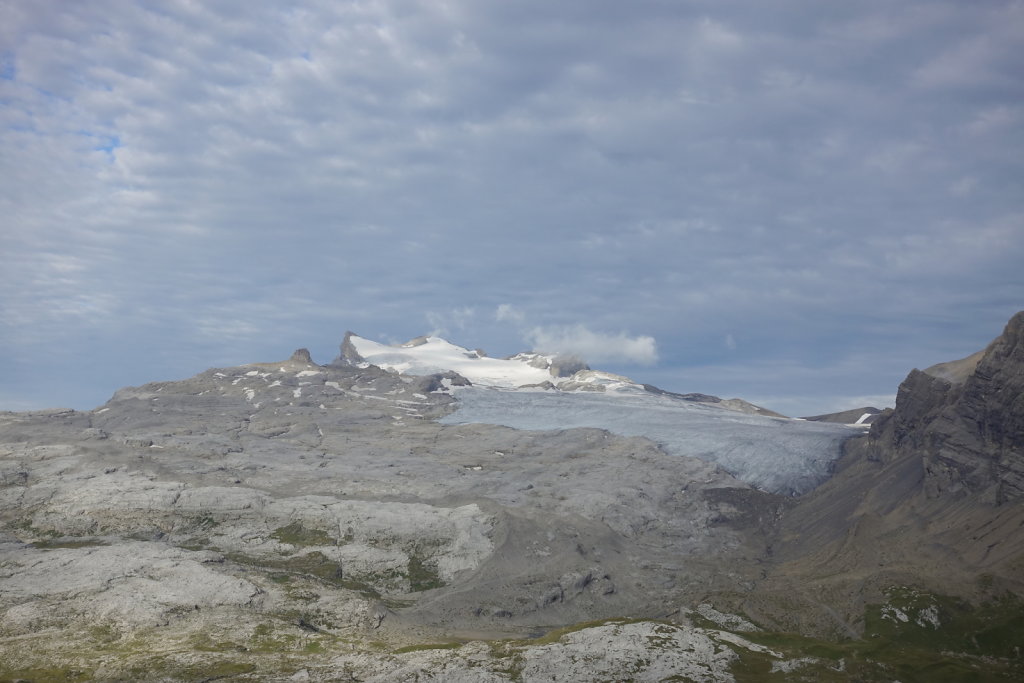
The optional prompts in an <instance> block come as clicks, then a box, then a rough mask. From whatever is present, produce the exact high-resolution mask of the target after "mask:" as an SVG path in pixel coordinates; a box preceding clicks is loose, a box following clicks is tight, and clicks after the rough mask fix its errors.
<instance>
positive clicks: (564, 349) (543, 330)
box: [526, 325, 658, 365]
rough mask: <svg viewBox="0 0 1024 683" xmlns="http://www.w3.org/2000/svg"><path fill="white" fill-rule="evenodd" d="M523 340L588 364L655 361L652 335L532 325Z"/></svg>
mask: <svg viewBox="0 0 1024 683" xmlns="http://www.w3.org/2000/svg"><path fill="white" fill-rule="evenodd" d="M526 339H527V341H529V342H530V343H531V344H532V345H533V348H534V350H536V351H542V352H545V353H564V354H571V355H575V356H579V357H580V358H583V359H584V360H586V361H588V362H591V363H602V362H619V363H638V364H641V365H651V364H653V363H655V362H657V360H658V348H657V344H655V341H654V337H647V336H639V337H631V336H629V335H627V334H626V333H625V332H620V333H618V334H605V333H602V332H594V331H592V330H590V329H588V328H587V327H585V326H584V325H566V326H548V327H534V328H533V329H531V330H529V331H528V332H527V333H526Z"/></svg>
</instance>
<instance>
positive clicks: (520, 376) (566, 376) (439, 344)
mask: <svg viewBox="0 0 1024 683" xmlns="http://www.w3.org/2000/svg"><path fill="white" fill-rule="evenodd" d="M342 359H344V360H345V361H347V362H349V363H353V364H357V365H358V364H361V363H368V364H370V365H376V366H378V367H380V368H384V369H385V370H392V371H394V372H398V373H400V374H403V375H432V374H434V373H439V372H448V371H453V372H457V373H458V374H460V375H462V376H463V377H465V378H466V379H468V380H469V381H470V382H472V383H473V384H474V385H477V386H484V387H498V388H502V389H519V388H524V387H526V388H558V389H561V390H563V391H629V392H632V391H643V386H642V385H640V384H637V383H636V382H633V381H632V380H630V379H628V378H626V377H621V376H619V375H613V374H611V373H606V372H599V371H595V370H591V369H590V368H589V367H587V366H586V364H585V363H583V362H582V361H581V360H579V359H577V358H572V357H565V356H554V355H548V354H543V353H537V352H524V353H518V354H516V355H514V356H512V357H510V358H491V357H489V356H487V354H485V353H484V352H482V351H479V350H477V351H470V350H469V349H466V348H463V347H461V346H457V345H456V344H452V343H451V342H449V341H447V340H445V339H442V338H440V337H417V338H416V339H413V340H411V341H408V342H406V343H404V344H399V345H395V346H391V345H388V344H381V343H379V342H375V341H371V340H369V339H364V338H363V337H359V336H357V335H355V334H352V333H348V334H347V335H346V336H345V342H344V343H343V344H342Z"/></svg>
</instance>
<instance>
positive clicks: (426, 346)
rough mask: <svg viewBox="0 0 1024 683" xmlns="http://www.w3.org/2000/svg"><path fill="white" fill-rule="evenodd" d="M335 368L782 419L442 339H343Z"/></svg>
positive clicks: (554, 361) (583, 367)
mask: <svg viewBox="0 0 1024 683" xmlns="http://www.w3.org/2000/svg"><path fill="white" fill-rule="evenodd" d="M334 363H335V364H349V365H356V366H361V367H365V366H368V365H375V366H377V367H379V368H383V369H385V370H392V371H394V372H398V373H400V374H403V375H414V376H415V375H430V374H434V373H444V372H454V373H456V374H457V375H459V376H460V377H462V378H464V379H465V382H463V383H462V385H463V386H466V385H467V384H470V385H474V386H481V387H491V388H496V389H524V390H557V391H566V392H580V391H591V392H602V393H609V394H642V393H650V394H655V395H659V396H670V397H672V398H676V399H679V400H682V401H691V402H694V403H705V404H708V405H713V406H715V407H718V408H725V409H726V410H734V411H736V412H742V413H750V414H755V415H766V416H771V417H783V416H782V415H779V414H778V413H775V412H772V411H770V410H768V409H766V408H762V407H760V406H756V405H754V404H752V403H749V402H747V401H744V400H742V399H738V398H733V399H721V398H719V397H717V396H710V395H708V394H698V393H691V394H677V393H674V392H670V391H665V390H663V389H659V388H658V387H656V386H653V385H650V384H640V383H637V382H634V381H633V380H631V379H629V378H628V377H623V376H622V375H615V374H612V373H610V372H603V371H599V370H592V369H591V368H590V367H589V366H588V365H587V364H586V363H584V362H583V361H582V360H580V359H578V358H575V357H573V356H564V355H557V354H546V353H539V352H536V351H531V352H523V353H517V354H515V355H514V356H510V357H508V358H490V357H488V356H487V354H486V353H484V352H483V351H482V350H480V349H477V350H474V351H470V350H469V349H465V348H463V347H461V346H457V345H455V344H452V343H451V342H449V341H446V340H444V339H441V338H440V337H417V338H415V339H413V340H411V341H408V342H405V343H404V344H398V345H387V344H381V343H378V342H374V341H370V340H369V339H364V338H362V337H359V336H357V335H356V334H353V333H352V332H346V333H345V339H344V341H343V342H342V344H341V354H340V355H339V356H338V358H336V359H335V361H334Z"/></svg>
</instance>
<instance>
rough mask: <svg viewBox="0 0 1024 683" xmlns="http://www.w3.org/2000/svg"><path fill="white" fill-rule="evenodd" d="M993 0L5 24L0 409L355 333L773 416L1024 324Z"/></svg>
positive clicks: (1012, 26) (108, 12) (153, 8)
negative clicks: (742, 405)
mask: <svg viewBox="0 0 1024 683" xmlns="http://www.w3.org/2000/svg"><path fill="white" fill-rule="evenodd" d="M1022 54H1024V3H1022V2H1020V1H1017V0H1012V1H1010V0H1008V1H998V0H992V1H989V0H979V1H972V2H967V1H965V0H959V1H955V2H950V1H942V0H927V1H918V0H905V1H902V2H899V3H894V2H890V1H888V0H886V1H884V2H883V1H872V0H866V1H864V2H856V3H822V2H819V1H818V0H779V1H777V2H762V1H761V0H737V1H734V2H721V1H719V0H715V1H713V2H712V1H706V2H702V1H692V2H684V1H673V2H668V1H665V0H636V1H632V2H621V1H619V0H614V1H613V0H586V1H582V0H560V1H559V2H550V1H549V0H503V1H501V2H498V1H493V0H450V1H448V0H431V1H429V2H426V1H423V2H411V1H406V0H361V1H353V2H346V1H344V0H341V1H336V0H322V1H319V2H318V1H312V2H287V3H285V2H280V3H275V2H260V3H253V2H249V1H247V0H237V1H231V0H223V1H218V0H211V1H209V2H206V1H204V2H199V1H192V2H189V1H184V0H181V1H166V2H165V1H161V2H131V1H129V0H90V2H67V1H66V0H33V1H32V2H28V1H24V0H0V238H2V240H0V409H3V410H28V409H44V408H50V407H69V408H75V409H91V408H94V407H96V406H98V405H100V404H102V403H103V402H105V401H106V400H107V399H108V398H109V397H110V396H111V395H112V394H113V393H114V391H116V390H117V389H118V388H120V387H122V386H127V385H138V384H143V383H146V382H150V381H159V380H174V379H182V378H186V377H189V376H191V375H193V374H196V373H198V372H201V371H203V370H205V369H207V368H210V367H225V366H234V365H240V364H244V363H248V362H257V361H274V360H279V359H283V358H286V357H288V356H289V355H290V354H291V352H292V351H293V350H295V349H296V348H299V347H306V348H308V349H309V350H310V351H311V353H312V355H313V358H314V360H316V361H317V362H320V363H327V362H330V361H331V360H333V359H334V358H335V357H336V356H337V355H338V345H339V343H340V342H341V340H342V338H343V336H344V333H345V331H346V330H352V331H354V332H356V333H357V334H359V335H361V336H363V337H366V338H369V339H374V340H377V341H382V342H388V343H392V342H401V341H405V340H407V339H410V338H412V337H416V336H419V335H422V334H436V335H439V336H443V337H445V338H447V339H449V340H451V341H452V342H454V343H457V344H459V345H462V346H466V347H469V348H482V349H483V350H485V351H486V352H487V353H489V354H490V355H492V356H504V355H508V354H512V353H515V352H518V351H523V350H528V349H530V348H535V349H537V350H543V351H556V352H562V353H575V354H577V355H580V356H582V357H584V358H585V359H586V360H587V361H588V362H589V363H590V364H591V365H592V366H593V367H596V368H600V369H604V370H609V371H612V372H618V373H620V374H625V375H628V376H630V377H632V378H634V379H636V380H638V381H643V382H649V383H652V384H656V385H658V386H660V387H662V388H665V389H668V390H673V391H682V392H690V391H695V392H703V393H709V394H715V395H719V396H723V397H734V396H737V397H742V398H744V399H747V400H749V401H753V402H755V403H758V404H760V405H764V406H766V407H769V408H771V409H773V410H777V411H779V412H783V413H786V414H789V415H807V414H816V413H821V412H828V411H831V410H839V409H844V408H852V407H858V406H862V405H876V406H878V407H884V406H885V405H887V404H891V402H892V400H893V398H894V395H895V393H896V388H897V386H898V385H899V383H900V382H901V381H902V379H903V378H904V377H905V376H906V374H907V372H908V371H909V370H910V369H911V368H913V367H921V368H923V367H926V366H928V365H931V364H933V363H937V362H940V361H946V360H952V359H955V358H961V357H964V356H967V355H969V354H970V353H972V352H974V351H976V350H978V349H980V348H983V347H984V346H985V345H986V344H987V343H988V342H989V341H991V340H992V339H993V338H994V337H996V336H997V335H998V334H999V333H1000V332H1001V331H1002V328H1003V326H1004V325H1005V323H1006V321H1007V320H1008V319H1009V318H1010V316H1011V315H1013V314H1014V313H1015V312H1016V311H1018V310H1020V309H1022V308H1024V266H1022V264H1024V144H1022V143H1024V62H1022V61H1021V58H1020V57H1021V55H1022Z"/></svg>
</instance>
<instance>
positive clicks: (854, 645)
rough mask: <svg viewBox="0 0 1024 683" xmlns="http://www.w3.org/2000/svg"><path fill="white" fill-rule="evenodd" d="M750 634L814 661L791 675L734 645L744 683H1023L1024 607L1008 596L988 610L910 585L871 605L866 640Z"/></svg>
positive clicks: (772, 660) (767, 657)
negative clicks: (894, 682)
mask: <svg viewBox="0 0 1024 683" xmlns="http://www.w3.org/2000/svg"><path fill="white" fill-rule="evenodd" d="M744 637H745V638H746V639H748V640H750V641H751V642H754V643H757V644H760V645H764V646H766V647H769V648H771V649H772V650H775V651H777V652H779V653H780V654H782V655H784V657H785V658H786V659H789V660H792V659H800V658H806V657H812V658H814V659H815V660H816V661H813V662H809V663H807V664H804V665H802V666H800V667H798V668H795V669H794V670H793V671H788V672H787V671H775V672H772V671H771V669H772V664H773V663H777V662H779V661H780V660H777V659H776V658H774V657H772V656H771V655H768V654H766V653H758V652H751V651H749V650H745V649H743V648H738V647H737V648H733V649H735V651H736V652H737V654H738V655H739V659H738V660H737V661H736V662H735V663H734V665H733V667H732V670H733V674H734V675H735V676H736V680H737V681H739V682H740V683H745V682H751V683H752V682H754V681H794V680H795V681H802V680H806V681H825V682H828V681H849V680H865V681H874V680H899V681H902V682H903V683H918V682H920V683H933V682H935V683H944V682H951V683H952V682H954V681H955V682H958V683H959V682H961V681H978V682H979V683H985V682H987V681H1020V680H1024V653H1022V651H1021V650H1022V649H1024V604H1022V601H1021V600H1020V599H1019V598H1016V597H1009V596H1007V597H1004V598H1001V599H999V600H993V601H990V602H988V603H985V604H982V605H977V606H974V605H970V604H969V603H967V602H965V601H963V600H960V599H957V598H952V597H949V596H942V595H934V594H930V593H926V592H922V591H917V590H914V589H910V588H905V587H896V588H892V589H890V590H889V591H887V601H886V602H885V603H880V604H872V605H868V606H867V608H866V610H865V636H864V638H863V639H859V640H845V641H841V642H830V641H824V640H818V639H814V638H806V637H803V636H799V635H796V634H792V633H778V632H758V633H747V634H744Z"/></svg>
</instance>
